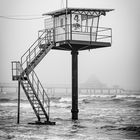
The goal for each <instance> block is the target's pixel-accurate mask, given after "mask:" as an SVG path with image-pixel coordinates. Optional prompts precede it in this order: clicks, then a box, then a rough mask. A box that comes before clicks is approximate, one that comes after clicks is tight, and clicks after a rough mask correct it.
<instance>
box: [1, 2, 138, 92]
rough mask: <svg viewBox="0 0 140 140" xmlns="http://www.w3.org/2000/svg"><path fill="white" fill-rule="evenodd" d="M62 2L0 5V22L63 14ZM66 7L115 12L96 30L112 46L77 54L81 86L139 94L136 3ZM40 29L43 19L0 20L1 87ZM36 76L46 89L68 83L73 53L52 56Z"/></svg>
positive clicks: (103, 18) (8, 3)
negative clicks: (105, 33)
mask: <svg viewBox="0 0 140 140" xmlns="http://www.w3.org/2000/svg"><path fill="white" fill-rule="evenodd" d="M64 5H65V1H64V0H51V1H50V0H0V16H8V17H10V16H12V17H13V16H16V17H21V16H22V17H26V18H32V17H34V16H35V17H41V15H42V14H43V13H46V12H50V11H53V10H57V9H60V8H62V7H63V6H64ZM68 6H69V7H82V8H110V9H115V10H114V11H112V12H109V13H107V15H106V16H105V17H104V16H103V17H102V18H101V20H100V26H104V27H109V28H112V32H113V36H112V46H111V47H108V48H101V49H95V50H91V51H81V52H79V55H78V61H79V64H78V70H79V74H78V79H79V83H84V82H86V81H87V80H88V79H89V78H90V77H91V76H93V77H94V76H95V77H98V78H99V79H100V80H101V81H102V82H103V83H105V84H107V85H108V86H112V85H119V86H120V87H122V88H125V89H136V90H139V89H140V39H139V34H140V26H139V25H140V1H139V0H69V1H68ZM43 28H44V18H41V19H36V20H12V19H4V18H0V82H4V83H9V82H12V76H11V61H19V60H20V57H21V56H22V55H23V54H24V52H25V51H26V50H27V49H28V48H29V47H30V46H31V45H32V43H33V42H34V41H35V40H36V39H37V34H38V30H40V29H43ZM35 71H36V73H37V75H38V77H39V78H40V81H42V83H44V84H70V83H71V53H70V52H64V51H54V50H52V51H50V52H49V53H48V54H47V56H46V57H45V58H44V59H43V60H42V62H41V63H40V64H39V65H38V66H37V67H36V68H35Z"/></svg>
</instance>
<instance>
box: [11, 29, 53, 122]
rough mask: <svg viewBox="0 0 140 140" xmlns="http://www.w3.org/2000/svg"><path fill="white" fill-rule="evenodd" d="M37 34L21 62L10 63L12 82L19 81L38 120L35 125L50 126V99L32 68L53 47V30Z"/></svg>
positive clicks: (41, 31)
mask: <svg viewBox="0 0 140 140" xmlns="http://www.w3.org/2000/svg"><path fill="white" fill-rule="evenodd" d="M40 33H41V34H40ZM38 34H39V36H38V39H37V40H36V41H35V42H34V43H33V45H32V46H31V47H30V48H29V49H28V50H27V51H26V52H25V53H24V54H23V56H22V57H21V61H20V62H19V61H12V80H18V81H20V84H21V86H22V88H23V90H24V92H25V94H26V96H27V99H28V101H29V102H30V104H31V106H32V109H33V111H34V113H35V115H36V117H37V119H38V121H37V123H39V124H51V123H53V122H50V121H49V115H50V99H49V97H48V95H47V93H46V91H45V89H44V88H43V86H42V84H41V82H40V80H39V78H38V77H37V74H36V73H35V71H34V68H35V67H36V66H37V65H38V64H39V62H40V61H41V60H42V59H43V58H44V57H45V55H46V54H47V53H48V52H49V51H50V50H51V49H52V48H53V47H54V42H53V29H45V30H40V31H39V33H38Z"/></svg>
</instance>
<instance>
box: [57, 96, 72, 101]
mask: <svg viewBox="0 0 140 140" xmlns="http://www.w3.org/2000/svg"><path fill="white" fill-rule="evenodd" d="M59 102H71V98H70V97H65V98H63V97H62V98H60V99H59Z"/></svg>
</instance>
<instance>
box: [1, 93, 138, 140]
mask: <svg viewBox="0 0 140 140" xmlns="http://www.w3.org/2000/svg"><path fill="white" fill-rule="evenodd" d="M22 94H24V93H22ZM50 99H51V108H50V120H51V121H53V122H56V125H31V124H28V123H31V122H35V121H37V119H36V116H35V114H34V112H33V110H32V108H31V105H30V104H29V102H28V100H27V99H26V97H25V96H22V97H21V108H20V124H17V93H12V92H8V93H7V92H4V93H0V140H8V139H10V140H140V93H137V94H135V93H133V92H132V93H131V94H127V93H123V94H122V93H121V94H118V93H117V94H113V95H112V94H107V93H106V94H93V93H92V94H91V93H90V94H89V93H86V92H85V93H79V104H78V106H79V107H78V108H79V114H78V118H79V119H78V120H77V121H72V120H71V94H68V95H67V94H66V93H63V94H61V93H59V94H58V93H57V94H56V95H55V94H54V95H53V96H51V97H50Z"/></svg>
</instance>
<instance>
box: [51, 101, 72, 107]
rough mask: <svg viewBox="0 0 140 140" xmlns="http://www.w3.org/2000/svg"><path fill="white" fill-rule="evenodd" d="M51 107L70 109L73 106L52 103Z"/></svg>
mask: <svg viewBox="0 0 140 140" xmlns="http://www.w3.org/2000/svg"><path fill="white" fill-rule="evenodd" d="M50 106H51V107H57V108H69V107H71V105H70V104H68V103H55V102H51V103H50Z"/></svg>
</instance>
